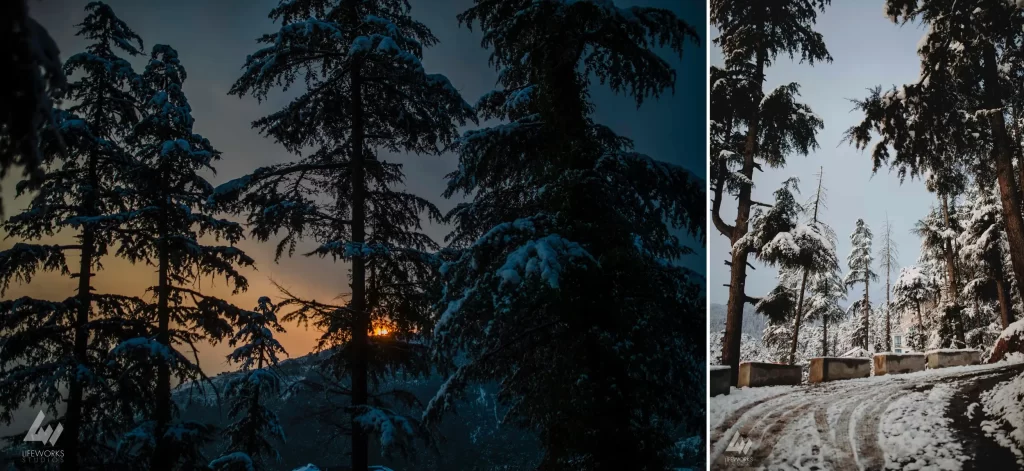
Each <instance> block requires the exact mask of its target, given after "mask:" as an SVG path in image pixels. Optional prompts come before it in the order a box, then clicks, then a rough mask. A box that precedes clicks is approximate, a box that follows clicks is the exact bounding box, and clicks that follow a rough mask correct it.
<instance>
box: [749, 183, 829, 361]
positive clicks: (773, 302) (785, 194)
mask: <svg viewBox="0 0 1024 471" xmlns="http://www.w3.org/2000/svg"><path fill="white" fill-rule="evenodd" d="M798 191H799V190H798V188H797V180H796V179H795V178H791V179H789V180H786V181H785V182H784V183H783V185H782V188H780V189H778V190H776V191H775V204H773V205H771V207H770V208H769V209H768V210H762V209H760V208H758V210H757V212H756V213H755V214H754V217H753V221H752V222H751V230H750V232H748V233H747V234H746V235H744V236H743V238H741V239H739V240H737V241H736V242H735V243H734V244H733V250H742V251H744V252H747V253H753V254H754V255H755V256H756V257H757V259H758V260H759V261H761V262H763V263H765V264H767V265H769V266H776V267H779V280H780V283H779V285H778V286H777V287H776V288H775V289H773V290H772V291H771V292H770V293H769V294H768V295H767V296H765V297H764V298H761V299H755V298H752V299H751V300H750V301H751V302H754V303H755V309H756V310H757V312H759V313H761V314H765V315H767V316H768V317H769V318H770V319H771V321H772V323H773V324H775V326H776V328H775V329H774V331H775V332H776V333H779V334H781V333H782V332H786V336H787V337H786V338H787V339H788V341H789V345H790V357H791V360H790V361H796V346H797V344H798V343H799V329H800V321H801V320H802V319H803V317H804V315H805V314H806V309H807V307H808V306H807V304H806V303H805V295H806V294H807V290H806V288H807V282H808V281H809V277H810V275H811V274H812V273H813V274H815V275H817V273H822V274H827V273H832V272H835V271H837V270H838V268H839V261H838V259H837V257H836V255H835V243H834V240H835V236H834V235H831V229H829V228H828V227H827V226H825V225H824V224H823V223H821V222H819V221H817V213H815V214H814V216H813V217H812V219H811V221H809V222H808V223H807V224H804V223H800V222H799V221H800V219H801V216H803V214H804V207H803V206H802V205H801V204H800V203H798V202H797V201H796V197H795V196H794V193H796V192H798ZM820 195H821V194H820V193H819V194H818V196H817V197H816V198H820ZM816 208H817V207H816ZM780 324H786V325H787V327H786V328H785V330H782V329H781V328H780ZM779 341H780V340H778V335H774V334H773V335H771V336H770V337H769V340H767V341H766V344H769V345H771V344H774V343H777V342H779Z"/></svg>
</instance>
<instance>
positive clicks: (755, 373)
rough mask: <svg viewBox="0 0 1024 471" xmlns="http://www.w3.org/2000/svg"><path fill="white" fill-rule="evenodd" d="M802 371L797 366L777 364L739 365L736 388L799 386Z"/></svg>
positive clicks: (744, 363) (746, 363)
mask: <svg viewBox="0 0 1024 471" xmlns="http://www.w3.org/2000/svg"><path fill="white" fill-rule="evenodd" d="M802 379H803V370H802V369H801V368H800V366H799V365H780V364H778V363H759V362H750V361H747V362H743V363H740V377H739V381H738V384H737V386H738V387H741V388H743V387H759V386H783V385H796V384H800V381H801V380H802Z"/></svg>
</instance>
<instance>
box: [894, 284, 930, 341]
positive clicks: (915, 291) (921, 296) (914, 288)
mask: <svg viewBox="0 0 1024 471" xmlns="http://www.w3.org/2000/svg"><path fill="white" fill-rule="evenodd" d="M937 294H938V287H937V286H935V282H934V281H933V280H932V278H931V277H930V276H928V275H927V274H926V273H924V271H922V270H921V269H920V268H918V267H915V266H910V267H906V268H902V269H900V276H899V278H897V279H896V283H894V284H893V286H892V296H893V299H892V309H893V310H895V311H896V312H898V313H900V315H901V316H903V315H905V314H906V313H908V312H910V313H912V315H916V317H915V319H916V321H917V322H916V325H917V328H918V339H917V342H916V343H914V344H913V345H914V348H915V349H917V350H918V351H924V348H925V345H924V341H923V338H924V336H923V333H924V332H926V330H927V329H925V323H924V316H923V315H922V313H921V304H922V303H924V302H927V301H930V300H933V299H935V297H936V295H937Z"/></svg>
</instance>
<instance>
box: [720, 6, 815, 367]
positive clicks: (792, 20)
mask: <svg viewBox="0 0 1024 471" xmlns="http://www.w3.org/2000/svg"><path fill="white" fill-rule="evenodd" d="M829 4H830V1H829V0H784V1H777V2H768V3H765V2H749V1H745V0H713V1H712V2H711V24H713V25H714V26H715V27H716V28H718V31H720V32H721V35H720V36H719V37H718V38H716V39H715V43H716V44H717V45H718V46H719V47H720V48H721V49H722V53H723V54H724V56H725V67H726V70H725V72H724V75H725V76H726V77H729V80H727V81H724V82H722V83H721V85H720V86H721V88H722V89H724V90H723V91H722V92H720V93H715V89H717V88H719V84H718V82H717V81H716V85H715V86H714V87H713V89H712V92H713V93H712V106H713V107H723V106H731V107H732V110H719V109H715V110H713V111H712V118H713V119H716V120H721V121H716V122H715V123H714V124H712V131H713V138H712V151H713V157H714V159H715V162H714V163H715V164H716V165H713V166H712V168H711V180H712V185H711V187H712V189H713V190H714V196H713V199H712V212H711V217H712V220H713V221H714V224H715V228H717V229H718V231H719V232H721V233H722V234H723V235H724V236H726V237H728V238H729V242H730V243H731V244H732V245H733V249H732V254H731V260H730V261H729V262H728V263H727V265H729V267H730V278H729V304H728V307H727V312H728V314H727V318H726V327H725V337H726V338H725V339H724V341H723V342H722V344H723V351H722V361H723V363H725V364H727V365H729V366H730V367H731V368H732V382H733V384H736V380H737V377H738V374H739V361H740V358H739V354H740V339H741V337H740V334H741V328H742V325H743V305H744V304H745V303H747V302H749V301H750V300H751V299H752V298H750V297H749V296H747V294H746V293H744V292H743V287H744V286H745V284H746V277H747V263H748V262H747V257H748V256H749V255H750V252H749V251H747V250H743V249H740V248H737V247H736V243H737V241H738V240H740V239H742V238H743V237H744V236H746V234H747V232H748V230H749V229H750V226H749V223H750V215H751V209H752V208H753V207H754V206H755V205H757V204H758V203H756V202H755V201H754V200H753V199H752V195H753V176H754V169H761V166H762V164H765V165H768V166H769V167H772V168H780V167H784V166H785V164H786V156H787V155H789V154H792V153H797V154H801V155H807V154H808V153H809V152H810V151H811V150H812V149H814V148H816V147H817V145H818V144H817V141H816V139H815V133H816V132H817V130H818V129H821V128H822V127H823V123H822V121H821V119H820V118H818V117H817V116H815V115H814V114H813V113H811V111H810V108H808V107H807V106H806V105H803V104H800V103H798V102H797V101H796V97H797V95H798V88H799V86H798V85H797V84H796V83H790V84H786V85H783V86H780V87H779V88H777V89H776V90H775V91H773V92H771V93H767V94H766V93H765V92H764V90H763V84H764V81H765V69H766V68H767V67H768V66H769V65H770V64H771V63H772V62H774V61H775V60H776V59H777V58H778V56H779V55H780V54H782V55H789V56H790V57H796V56H799V57H800V59H801V61H802V62H804V61H805V62H807V63H808V64H810V65H813V64H814V63H815V62H820V61H823V60H825V61H831V60H832V57H831V56H830V55H829V53H828V50H827V49H826V47H825V42H824V40H823V39H822V36H821V34H820V33H818V32H816V31H814V29H813V26H814V23H815V21H816V20H817V15H818V13H819V12H822V11H824V9H825V7H826V6H827V5H829ZM713 72H714V71H713ZM722 95H724V96H726V97H729V98H730V99H728V100H722V99H720V98H719V97H720V96H722ZM741 135H742V136H743V138H742V144H741V143H740V142H741V141H740V139H739V136H741ZM718 147H721V148H720V149H718ZM726 189H729V190H730V193H732V194H735V195H736V197H737V209H736V222H735V223H734V224H733V225H729V224H728V223H726V222H725V221H724V220H723V219H722V216H721V206H722V202H723V198H724V193H725V190H726Z"/></svg>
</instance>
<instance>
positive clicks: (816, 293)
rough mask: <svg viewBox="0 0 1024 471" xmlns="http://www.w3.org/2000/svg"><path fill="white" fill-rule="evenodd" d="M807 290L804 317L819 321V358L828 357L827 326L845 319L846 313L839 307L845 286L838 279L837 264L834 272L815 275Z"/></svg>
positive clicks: (844, 294)
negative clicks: (808, 290)
mask: <svg viewBox="0 0 1024 471" xmlns="http://www.w3.org/2000/svg"><path fill="white" fill-rule="evenodd" d="M808 289H810V299H809V300H808V303H807V304H808V306H807V312H806V317H807V320H820V321H821V356H829V343H828V342H829V339H830V337H829V330H828V329H829V326H830V325H835V324H837V323H839V322H842V321H843V320H844V319H845V317H846V311H845V310H844V309H843V308H842V306H840V305H839V301H841V300H843V299H846V285H845V284H844V283H843V280H842V278H841V277H840V273H839V267H838V264H837V266H836V267H835V269H834V270H829V271H823V272H819V273H817V274H816V276H815V277H814V279H813V280H812V281H811V283H810V285H809V287H808Z"/></svg>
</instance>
